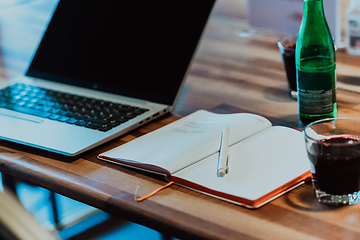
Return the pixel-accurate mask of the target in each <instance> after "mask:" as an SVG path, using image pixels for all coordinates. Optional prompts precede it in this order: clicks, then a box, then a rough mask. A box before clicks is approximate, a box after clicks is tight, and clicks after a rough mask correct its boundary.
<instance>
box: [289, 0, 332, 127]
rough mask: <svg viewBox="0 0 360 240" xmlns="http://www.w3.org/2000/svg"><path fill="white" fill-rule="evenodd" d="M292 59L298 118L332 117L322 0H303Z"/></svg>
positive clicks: (329, 61) (328, 36) (327, 34)
mask: <svg viewBox="0 0 360 240" xmlns="http://www.w3.org/2000/svg"><path fill="white" fill-rule="evenodd" d="M295 62H296V78H297V88H298V105H299V117H300V120H301V122H303V123H304V124H309V123H311V122H313V121H316V120H319V119H323V118H331V117H336V115H337V108H336V74H335V68H336V60H335V48H334V43H333V38H332V36H331V32H330V29H329V26H328V24H327V22H326V18H325V13H324V7H323V0H304V13H303V19H302V22H301V26H300V30H299V34H298V38H297V43H296V53H295Z"/></svg>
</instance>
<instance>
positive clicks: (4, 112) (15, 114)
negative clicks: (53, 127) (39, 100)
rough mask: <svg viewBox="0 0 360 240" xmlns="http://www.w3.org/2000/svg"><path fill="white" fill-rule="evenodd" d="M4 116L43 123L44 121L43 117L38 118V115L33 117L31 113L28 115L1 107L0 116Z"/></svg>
mask: <svg viewBox="0 0 360 240" xmlns="http://www.w3.org/2000/svg"><path fill="white" fill-rule="evenodd" d="M3 116H5V117H11V118H16V119H21V120H26V121H29V122H33V123H42V122H43V121H44V120H43V119H41V118H38V117H33V116H30V115H26V114H22V113H18V112H14V111H9V110H7V109H0V117H3Z"/></svg>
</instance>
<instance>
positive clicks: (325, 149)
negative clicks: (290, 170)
mask: <svg viewBox="0 0 360 240" xmlns="http://www.w3.org/2000/svg"><path fill="white" fill-rule="evenodd" d="M303 132H304V135H305V142H306V150H307V153H308V157H309V160H310V169H311V172H312V174H313V187H314V190H315V194H316V196H317V198H318V200H319V202H321V203H326V204H331V205H351V204H356V203H358V202H359V201H360V120H356V119H341V118H338V119H335V118H331V119H323V120H319V121H316V122H313V123H311V124H309V125H307V126H306V127H305V129H304V131H303Z"/></svg>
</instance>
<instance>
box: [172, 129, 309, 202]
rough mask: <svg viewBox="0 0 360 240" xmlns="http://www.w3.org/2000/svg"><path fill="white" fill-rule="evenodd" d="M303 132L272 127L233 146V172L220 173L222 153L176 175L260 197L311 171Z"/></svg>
mask: <svg viewBox="0 0 360 240" xmlns="http://www.w3.org/2000/svg"><path fill="white" fill-rule="evenodd" d="M308 161H309V160H308V158H307V154H306V149H305V140H304V137H303V135H302V133H301V132H299V131H296V130H293V129H290V128H285V127H272V128H269V129H267V130H265V131H263V132H261V133H259V134H257V135H255V136H253V137H251V138H248V139H246V140H244V141H242V142H241V143H239V144H236V145H234V146H232V147H230V149H229V164H228V166H229V172H228V174H226V175H225V176H224V177H218V176H217V166H218V154H214V155H212V156H210V157H209V158H207V159H205V160H203V161H201V162H198V163H196V164H194V165H192V166H190V167H188V168H186V169H183V170H181V171H179V172H176V173H174V174H173V176H176V177H179V178H182V179H185V180H188V181H190V182H194V183H196V184H199V185H202V186H204V187H207V188H210V189H213V190H216V191H220V192H224V193H228V194H232V195H236V196H239V197H242V198H246V199H249V200H256V199H258V198H260V197H261V196H263V195H265V194H267V193H269V192H271V191H273V190H274V189H276V188H278V187H280V186H282V185H284V184H286V183H288V182H289V181H291V180H293V179H294V178H296V177H298V176H300V175H301V174H303V173H305V172H307V171H308V170H309V166H310V165H309V162H308Z"/></svg>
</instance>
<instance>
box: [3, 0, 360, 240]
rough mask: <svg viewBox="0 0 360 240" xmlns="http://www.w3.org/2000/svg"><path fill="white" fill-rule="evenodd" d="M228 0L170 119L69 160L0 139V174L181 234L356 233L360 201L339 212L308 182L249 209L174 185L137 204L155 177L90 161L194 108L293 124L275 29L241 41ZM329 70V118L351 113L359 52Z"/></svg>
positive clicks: (358, 82)
mask: <svg viewBox="0 0 360 240" xmlns="http://www.w3.org/2000/svg"><path fill="white" fill-rule="evenodd" d="M240 2H241V1H240ZM232 4H238V5H236V7H238V6H240V7H242V6H243V5H242V3H239V2H236V1H230V0H222V1H221V0H220V1H219V2H218V5H217V6H216V8H215V10H214V13H213V15H212V17H211V19H210V22H209V25H208V27H207V30H206V32H205V35H204V39H203V40H202V43H201V47H200V49H199V52H198V54H197V57H196V60H195V62H194V64H193V66H192V69H191V72H190V75H189V76H188V78H187V82H186V84H185V87H184V89H183V91H182V94H181V97H180V100H179V103H178V105H177V107H176V108H175V111H174V114H173V115H167V116H165V117H162V118H161V119H159V120H158V121H156V122H153V123H150V124H148V125H146V126H144V127H142V128H140V129H138V130H136V131H132V132H131V133H130V134H127V135H125V136H122V137H120V138H118V139H116V140H114V141H111V142H109V143H107V144H105V145H103V146H101V147H98V148H96V149H94V150H92V151H89V152H87V153H85V154H83V155H81V156H79V157H76V158H68V157H64V156H60V155H56V154H52V153H48V152H45V151H41V150H37V149H33V148H30V147H24V146H21V145H17V144H14V143H9V142H6V141H0V146H1V147H0V171H1V172H3V173H6V174H9V175H12V176H15V177H17V178H19V179H24V180H27V181H29V182H31V183H34V184H37V185H39V186H42V187H44V188H47V189H50V190H52V191H55V192H57V193H60V194H62V195H65V196H67V197H70V198H73V199H75V200H78V201H81V202H84V203H86V204H89V205H92V206H94V207H97V208H99V209H101V210H104V211H106V212H108V213H111V214H114V215H117V216H120V217H122V218H125V219H127V220H129V221H132V222H136V223H139V224H143V225H145V226H147V227H150V228H153V229H155V230H158V231H159V232H161V233H164V234H167V235H171V236H174V237H178V238H182V239H192V238H194V239H197V238H199V239H360V204H358V205H355V206H349V207H342V208H334V207H329V206H326V205H322V204H319V203H318V202H317V201H316V199H315V196H314V193H313V191H312V187H311V185H309V184H305V185H303V186H301V187H299V188H297V189H295V190H293V191H291V192H290V193H288V194H285V195H284V196H282V197H280V198H278V199H276V200H274V201H272V202H271V203H269V204H267V205H265V206H263V207H261V208H260V209H258V210H249V209H246V208H243V207H239V206H237V205H234V204H231V203H227V202H224V201H221V200H218V199H215V198H212V197H209V196H205V195H203V194H200V193H197V192H194V191H190V190H187V189H185V188H182V187H179V186H176V185H175V186H171V187H170V188H167V189H165V190H163V191H161V192H160V193H158V194H157V195H155V196H153V197H151V198H150V199H147V200H145V201H143V202H140V203H138V202H135V201H134V193H135V190H136V187H137V186H140V188H139V190H138V195H140V196H143V195H145V194H147V193H149V192H151V191H152V190H154V189H156V188H158V187H160V186H162V185H163V184H164V182H165V181H164V179H163V178H162V177H158V176H155V175H152V174H146V173H143V172H140V171H136V170H133V169H130V168H126V167H121V166H118V165H114V164H110V163H107V162H103V161H100V160H98V159H97V158H96V156H97V155H98V154H99V153H102V152H104V151H106V150H109V149H111V148H114V147H116V146H119V145H121V144H124V143H125V142H128V141H131V140H133V139H134V138H137V137H139V136H141V135H143V134H146V133H148V132H151V131H153V130H155V129H157V128H159V127H161V126H163V125H166V124H168V123H170V122H172V121H174V120H176V119H178V118H179V117H181V116H184V115H187V114H189V113H191V112H193V111H195V110H197V109H207V110H212V111H214V112H219V113H230V112H251V113H255V114H260V115H262V116H264V117H267V118H268V119H270V120H271V121H272V122H273V123H274V125H284V126H288V127H293V128H297V129H299V130H301V129H302V127H303V126H301V124H300V123H299V119H298V116H297V102H296V101H294V100H292V99H290V97H289V96H288V92H287V82H286V76H285V72H284V68H283V65H282V59H281V56H280V53H279V51H278V48H277V45H276V43H277V41H278V39H279V38H280V35H278V34H274V33H271V32H266V31H262V30H258V31H256V32H255V34H254V35H252V36H248V37H241V36H244V35H246V34H245V33H251V32H252V31H250V30H251V29H250V28H249V26H247V24H246V21H245V20H244V19H243V13H244V12H243V11H239V15H237V12H236V11H234V8H233V5H232ZM28 34H31V33H30V32H29V33H28ZM2 49H3V52H4V51H5V50H6V46H4V45H2ZM4 49H5V50H4ZM12 57H13V56H12ZM5 58H6V56H3V58H2V61H0V63H1V67H0V76H2V77H3V78H8V77H9V76H8V75H9V74H8V72H7V69H8V66H6V64H4V62H6V61H5V60H6V59H5ZM4 59H5V60H4ZM24 59H25V60H26V59H27V58H24ZM24 59H22V60H21V58H20V60H19V59H18V60H19V61H20V62H21V61H25V60H24ZM22 64H23V65H26V64H24V63H22ZM13 66H17V65H16V64H15V65H13ZM12 71H13V70H12V69H10V72H12ZM337 74H338V112H339V113H338V115H339V116H340V117H354V118H360V58H359V57H356V56H349V55H347V54H346V53H345V52H344V51H342V50H338V51H337ZM10 75H11V74H10ZM264 184H266V182H264Z"/></svg>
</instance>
